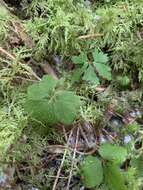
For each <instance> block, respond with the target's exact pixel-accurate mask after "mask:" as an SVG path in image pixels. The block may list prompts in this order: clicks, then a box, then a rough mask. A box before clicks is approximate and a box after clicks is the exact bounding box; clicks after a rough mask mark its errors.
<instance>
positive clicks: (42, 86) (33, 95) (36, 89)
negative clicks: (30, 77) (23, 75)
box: [27, 75, 57, 100]
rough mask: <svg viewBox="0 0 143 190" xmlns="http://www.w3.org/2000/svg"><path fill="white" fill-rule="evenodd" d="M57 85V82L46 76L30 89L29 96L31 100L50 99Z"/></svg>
mask: <svg viewBox="0 0 143 190" xmlns="http://www.w3.org/2000/svg"><path fill="white" fill-rule="evenodd" d="M56 85H57V80H55V79H53V78H52V77H51V76H48V75H46V76H44V77H43V78H42V80H41V81H40V82H38V83H36V84H33V85H31V86H29V87H28V90H27V95H28V98H29V99H32V100H39V99H42V98H46V97H48V96H49V95H50V94H51V93H52V91H53V90H54V88H55V87H56Z"/></svg>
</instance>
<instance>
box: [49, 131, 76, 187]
mask: <svg viewBox="0 0 143 190" xmlns="http://www.w3.org/2000/svg"><path fill="white" fill-rule="evenodd" d="M72 133H73V130H71V132H70V135H69V137H68V141H69V139H70V137H71V135H72ZM68 141H67V144H68ZM67 152H68V149H67V148H66V149H65V151H64V155H63V158H62V162H61V164H60V167H59V169H58V172H57V176H56V179H55V181H54V185H53V188H52V190H56V186H57V183H58V180H59V177H60V173H61V170H62V167H63V164H64V161H65V159H66V155H67Z"/></svg>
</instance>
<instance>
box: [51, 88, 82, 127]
mask: <svg viewBox="0 0 143 190" xmlns="http://www.w3.org/2000/svg"><path fill="white" fill-rule="evenodd" d="M80 105H81V101H80V97H79V96H76V95H75V93H73V92H70V91H59V92H58V93H56V95H55V99H54V100H53V107H54V113H55V115H56V118H57V120H58V121H60V122H61V123H64V124H66V125H68V124H71V123H72V122H73V120H74V119H75V117H76V114H77V112H78V110H79V108H80Z"/></svg>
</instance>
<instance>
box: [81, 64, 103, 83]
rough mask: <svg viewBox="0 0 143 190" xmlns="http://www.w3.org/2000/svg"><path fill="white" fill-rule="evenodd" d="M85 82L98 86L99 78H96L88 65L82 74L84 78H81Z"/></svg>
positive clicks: (92, 69)
mask: <svg viewBox="0 0 143 190" xmlns="http://www.w3.org/2000/svg"><path fill="white" fill-rule="evenodd" d="M82 79H83V80H85V81H89V82H91V83H93V84H96V85H99V84H100V82H99V78H98V77H97V75H96V73H95V71H94V68H93V67H91V66H90V65H89V66H88V68H87V70H86V71H85V72H84V76H83V78H82Z"/></svg>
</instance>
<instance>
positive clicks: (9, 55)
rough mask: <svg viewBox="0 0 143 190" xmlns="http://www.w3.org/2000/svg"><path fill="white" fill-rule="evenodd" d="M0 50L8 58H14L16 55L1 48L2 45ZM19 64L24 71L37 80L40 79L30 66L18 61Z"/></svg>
mask: <svg viewBox="0 0 143 190" xmlns="http://www.w3.org/2000/svg"><path fill="white" fill-rule="evenodd" d="M0 52H1V53H3V54H5V55H6V56H8V57H9V58H10V59H12V60H15V59H16V57H15V56H13V55H11V54H10V53H9V52H7V51H6V50H5V49H3V48H2V47H0ZM19 64H20V65H21V67H22V68H23V69H25V70H26V71H28V72H29V73H30V74H32V75H33V76H34V77H35V78H36V79H37V80H41V79H40V78H39V77H38V76H37V75H36V73H35V72H34V71H33V70H32V69H31V67H29V69H28V68H27V67H26V66H25V64H23V63H21V62H19Z"/></svg>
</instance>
